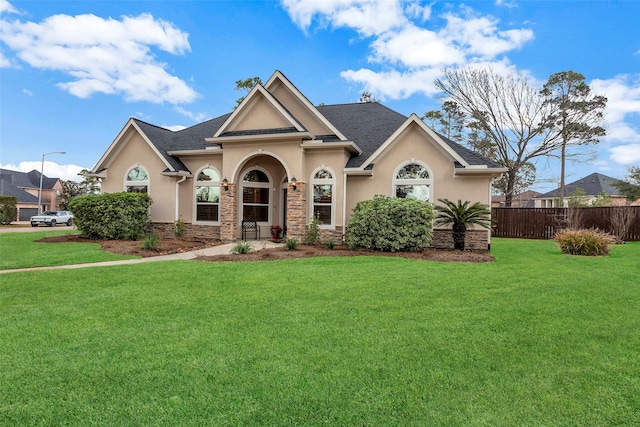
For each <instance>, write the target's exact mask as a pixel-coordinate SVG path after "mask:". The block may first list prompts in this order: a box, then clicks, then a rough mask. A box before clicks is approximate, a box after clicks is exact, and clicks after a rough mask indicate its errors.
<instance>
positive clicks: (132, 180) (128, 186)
mask: <svg viewBox="0 0 640 427" xmlns="http://www.w3.org/2000/svg"><path fill="white" fill-rule="evenodd" d="M124 189H125V191H126V192H128V193H148V192H149V174H147V171H146V170H144V169H143V168H142V166H135V167H133V168H131V169H129V172H127V178H126V180H125V187H124Z"/></svg>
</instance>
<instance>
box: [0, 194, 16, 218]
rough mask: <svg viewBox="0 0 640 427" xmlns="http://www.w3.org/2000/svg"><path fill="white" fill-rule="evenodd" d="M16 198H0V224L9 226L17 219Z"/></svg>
mask: <svg viewBox="0 0 640 427" xmlns="http://www.w3.org/2000/svg"><path fill="white" fill-rule="evenodd" d="M17 204H18V198H17V197H16V196H0V224H11V223H12V222H13V221H16V220H17V219H18V208H17V207H16V206H17Z"/></svg>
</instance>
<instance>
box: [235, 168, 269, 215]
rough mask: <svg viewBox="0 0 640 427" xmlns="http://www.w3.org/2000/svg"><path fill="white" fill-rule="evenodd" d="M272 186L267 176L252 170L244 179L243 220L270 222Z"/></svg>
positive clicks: (259, 171)
mask: <svg viewBox="0 0 640 427" xmlns="http://www.w3.org/2000/svg"><path fill="white" fill-rule="evenodd" d="M270 190H271V185H270V182H269V177H268V176H267V174H266V173H265V172H263V171H261V170H260V169H252V170H250V171H248V172H246V173H245V174H244V176H243V177H242V219H243V220H245V219H255V220H256V221H258V222H269V206H270V202H271V191H270Z"/></svg>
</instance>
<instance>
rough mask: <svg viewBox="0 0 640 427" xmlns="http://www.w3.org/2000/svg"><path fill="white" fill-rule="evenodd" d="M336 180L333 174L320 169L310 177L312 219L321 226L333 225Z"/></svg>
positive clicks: (325, 169) (323, 168)
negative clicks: (317, 221)
mask: <svg viewBox="0 0 640 427" xmlns="http://www.w3.org/2000/svg"><path fill="white" fill-rule="evenodd" d="M335 184H336V179H335V175H334V174H333V172H331V171H330V170H329V169H327V168H325V167H322V168H320V169H318V170H316V171H315V173H314V174H313V175H311V188H312V189H313V202H312V203H313V210H312V212H313V217H314V218H318V219H319V220H320V222H321V225H323V226H333V225H334V217H335V215H334V212H335V194H334V191H333V190H334V189H335Z"/></svg>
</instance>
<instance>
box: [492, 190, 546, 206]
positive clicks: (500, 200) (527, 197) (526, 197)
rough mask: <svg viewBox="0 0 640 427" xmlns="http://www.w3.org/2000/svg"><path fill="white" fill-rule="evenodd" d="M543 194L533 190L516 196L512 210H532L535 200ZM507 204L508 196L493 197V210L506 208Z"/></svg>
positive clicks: (512, 202)
mask: <svg viewBox="0 0 640 427" xmlns="http://www.w3.org/2000/svg"><path fill="white" fill-rule="evenodd" d="M541 194H542V193H540V192H538V191H533V190H527V191H525V192H523V193H520V194H516V195H514V196H513V198H512V199H511V207H512V208H532V207H533V202H534V201H533V198H534V197H537V196H539V195H541ZM505 202H506V196H505V195H502V196H491V207H492V208H504V207H505Z"/></svg>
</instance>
